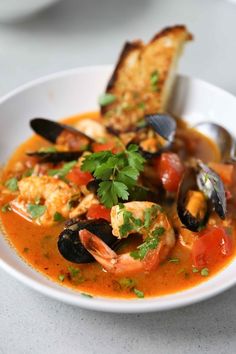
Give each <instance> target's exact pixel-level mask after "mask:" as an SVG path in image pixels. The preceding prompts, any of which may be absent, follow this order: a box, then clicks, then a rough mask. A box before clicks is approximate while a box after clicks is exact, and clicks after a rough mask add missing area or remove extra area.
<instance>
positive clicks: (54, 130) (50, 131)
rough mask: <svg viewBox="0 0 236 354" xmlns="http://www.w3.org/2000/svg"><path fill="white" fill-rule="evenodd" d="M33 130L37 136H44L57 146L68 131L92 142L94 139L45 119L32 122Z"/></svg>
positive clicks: (67, 126) (69, 127)
mask: <svg viewBox="0 0 236 354" xmlns="http://www.w3.org/2000/svg"><path fill="white" fill-rule="evenodd" d="M30 126H31V128H32V129H33V130H34V131H35V133H36V134H38V135H40V136H42V137H43V138H45V139H47V140H48V141H50V142H51V143H53V144H55V143H56V140H57V138H58V136H59V135H60V134H61V133H62V132H63V131H64V130H67V131H69V132H71V133H74V134H78V135H83V136H84V137H85V138H86V139H88V140H89V141H90V142H92V141H93V139H92V138H90V137H88V136H87V135H86V134H84V133H82V132H80V131H79V130H77V129H75V128H73V127H71V126H69V125H66V124H61V123H57V122H54V121H52V120H49V119H45V118H34V119H31V121H30Z"/></svg>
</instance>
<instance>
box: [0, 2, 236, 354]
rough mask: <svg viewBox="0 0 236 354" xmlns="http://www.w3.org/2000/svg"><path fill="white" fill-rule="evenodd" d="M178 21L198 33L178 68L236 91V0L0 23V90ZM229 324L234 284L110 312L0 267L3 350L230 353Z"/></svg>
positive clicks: (233, 341)
mask: <svg viewBox="0 0 236 354" xmlns="http://www.w3.org/2000/svg"><path fill="white" fill-rule="evenodd" d="M3 1H7V0H3ZM175 23H185V24H187V25H188V26H189V29H190V30H191V31H192V32H193V33H194V34H195V38H196V40H195V42H194V43H192V44H190V45H189V46H188V48H187V50H186V51H185V55H184V57H183V59H182V61H181V65H180V70H181V72H184V73H187V74H190V75H193V76H196V77H200V78H203V79H205V80H208V81H210V82H212V83H214V84H216V85H219V86H221V87H223V88H225V89H227V90H229V91H231V92H232V93H234V94H236V40H235V34H236V5H233V4H232V3H230V2H224V1H223V0H218V1H217V0H158V1H155V0H64V2H62V3H61V4H59V5H58V6H56V7H54V8H51V9H50V10H48V11H47V12H45V13H43V14H41V15H40V16H38V17H36V18H34V19H31V20H28V21H27V22H25V23H22V24H18V25H11V26H9V25H0V94H4V93H6V92H7V91H9V90H11V89H13V88H15V87H16V86H18V85H20V84H22V83H25V82H26V81H29V80H32V79H34V78H37V77H39V76H42V75H46V74H48V73H52V72H55V71H59V70H64V69H68V68H73V67H76V66H80V65H92V64H107V63H113V62H114V61H115V60H116V57H117V54H118V52H119V50H120V48H121V45H122V44H123V42H124V40H126V39H133V38H139V37H140V38H144V39H148V38H150V36H152V35H153V34H154V33H155V32H157V31H158V30H159V29H160V28H162V27H163V26H166V25H171V24H175ZM222 119H223V117H222ZM232 119H236V117H232ZM235 332H236V288H233V289H231V290H229V291H227V292H225V293H224V294H222V295H220V296H217V297H215V298H213V299H211V300H208V301H205V302H203V303H200V304H197V305H193V306H190V307H186V308H183V309H179V310H173V311H169V312H163V313H156V314H155V313H154V314H146V315H115V314H104V313H96V312H91V311H86V310H81V309H79V308H75V307H72V306H68V305H65V304H62V303H59V302H57V301H54V300H51V299H48V298H46V297H44V296H42V295H40V294H38V293H36V292H35V291H33V290H30V289H28V288H26V287H25V286H24V285H22V284H20V283H18V282H17V281H16V280H14V279H12V278H11V277H10V276H8V275H7V274H5V273H4V272H3V271H2V270H0V353H1V354H11V353H14V354H15V353H16V354H28V353H32V354H38V353H44V354H47V353H57V354H61V353H63V354H64V353H65V354H67V353H68V354H73V353H81V354H83V353H86V354H90V353H96V354H106V353H109V354H110V353H119V354H120V353H135V354H138V353H142V354H143V353H148V352H150V353H158V354H162V353H163V354H166V353H167V354H168V353H171V354H173V353H177V354H178V353H180V354H183V353H191V354H194V353H214V354H215V353H216V352H217V354H220V353H224V354H225V353H235V352H236V336H235Z"/></svg>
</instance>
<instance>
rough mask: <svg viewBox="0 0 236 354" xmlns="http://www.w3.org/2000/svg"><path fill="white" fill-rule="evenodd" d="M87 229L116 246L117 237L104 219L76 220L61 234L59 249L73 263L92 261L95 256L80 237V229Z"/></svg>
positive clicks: (110, 244) (111, 245)
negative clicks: (85, 246)
mask: <svg viewBox="0 0 236 354" xmlns="http://www.w3.org/2000/svg"><path fill="white" fill-rule="evenodd" d="M83 229H87V230H88V231H90V232H92V233H94V234H95V235H97V236H98V237H100V238H101V239H102V240H103V241H104V242H105V243H106V244H107V245H109V246H110V247H112V248H114V247H115V245H116V244H117V238H116V237H115V236H113V235H112V228H111V226H110V224H109V223H108V221H106V220H104V219H96V220H80V221H74V222H73V223H72V224H70V225H69V226H67V227H66V228H65V229H64V230H63V231H62V232H61V234H60V235H59V239H58V243H57V246H58V250H59V252H60V254H61V255H62V256H63V257H64V258H65V259H67V260H68V261H70V262H73V263H90V262H93V261H94V258H93V256H92V255H91V254H90V253H89V252H88V251H87V250H86V249H85V248H84V246H83V245H82V243H81V242H80V238H79V231H80V230H83Z"/></svg>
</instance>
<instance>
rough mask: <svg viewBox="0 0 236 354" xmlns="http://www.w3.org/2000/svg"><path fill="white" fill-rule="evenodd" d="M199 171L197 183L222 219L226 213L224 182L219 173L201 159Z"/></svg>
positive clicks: (212, 208)
mask: <svg viewBox="0 0 236 354" xmlns="http://www.w3.org/2000/svg"><path fill="white" fill-rule="evenodd" d="M198 166H199V173H198V175H197V184H198V187H199V189H200V190H201V191H202V192H203V193H204V195H205V196H206V198H208V200H209V202H210V207H211V210H214V211H215V212H216V213H217V214H218V215H219V217H220V218H221V219H224V218H225V214H226V197H225V189H224V184H223V182H222V180H221V178H220V176H219V175H218V174H216V173H215V172H214V171H213V170H212V169H211V168H209V167H208V166H207V165H205V164H204V163H203V162H201V161H199V163H198Z"/></svg>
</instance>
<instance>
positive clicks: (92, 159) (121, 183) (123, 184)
mask: <svg viewBox="0 0 236 354" xmlns="http://www.w3.org/2000/svg"><path fill="white" fill-rule="evenodd" d="M144 162H145V160H144V158H143V157H142V156H141V155H140V153H139V152H138V146H136V145H130V146H129V147H128V148H127V150H125V151H123V152H120V153H118V154H113V153H112V152H111V151H101V152H97V153H94V154H90V155H88V156H86V157H85V159H84V161H83V164H82V166H81V169H82V171H88V172H90V173H92V174H93V176H94V177H95V178H96V179H99V180H101V182H100V183H99V188H98V192H97V193H98V196H99V198H100V199H101V202H102V204H104V205H105V206H106V207H107V208H111V207H112V206H113V205H116V204H118V203H119V200H124V201H125V200H128V197H129V194H130V190H131V189H132V188H133V187H134V186H135V184H136V181H137V179H138V176H139V174H140V171H142V170H143V165H144Z"/></svg>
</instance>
